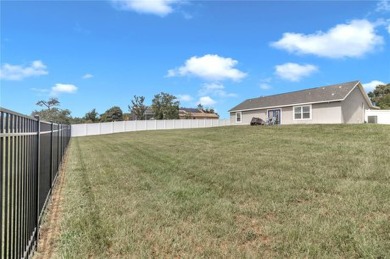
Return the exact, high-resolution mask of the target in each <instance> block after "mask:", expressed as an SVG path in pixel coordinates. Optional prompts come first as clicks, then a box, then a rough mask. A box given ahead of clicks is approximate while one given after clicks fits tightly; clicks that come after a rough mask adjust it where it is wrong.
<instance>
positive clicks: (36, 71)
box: [0, 60, 48, 80]
mask: <svg viewBox="0 0 390 259" xmlns="http://www.w3.org/2000/svg"><path fill="white" fill-rule="evenodd" d="M47 74H48V72H47V69H46V65H45V64H43V63H42V61H40V60H35V61H33V62H32V63H31V65H30V66H19V65H10V64H4V65H2V66H1V68H0V79H4V80H22V79H24V78H26V77H32V76H42V75H47Z"/></svg>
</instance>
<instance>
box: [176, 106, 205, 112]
mask: <svg viewBox="0 0 390 259" xmlns="http://www.w3.org/2000/svg"><path fill="white" fill-rule="evenodd" d="M179 111H184V112H191V113H196V112H200V111H199V109H197V108H184V107H180V108H179Z"/></svg>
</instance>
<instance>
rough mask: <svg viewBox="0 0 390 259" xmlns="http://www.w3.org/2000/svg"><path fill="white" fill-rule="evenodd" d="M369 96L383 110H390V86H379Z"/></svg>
mask: <svg viewBox="0 0 390 259" xmlns="http://www.w3.org/2000/svg"><path fill="white" fill-rule="evenodd" d="M368 96H369V97H370V99H371V101H372V102H373V103H375V104H376V105H377V106H379V107H380V108H381V109H390V84H386V85H377V86H376V87H375V89H374V91H372V92H369V93H368Z"/></svg>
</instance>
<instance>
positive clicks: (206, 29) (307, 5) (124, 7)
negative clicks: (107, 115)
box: [0, 0, 390, 118]
mask: <svg viewBox="0 0 390 259" xmlns="http://www.w3.org/2000/svg"><path fill="white" fill-rule="evenodd" d="M389 45H390V1H388V0H381V1H191V0H185V1H180V0H123V1H117V0H100V1H55V0H53V1H31V0H30V1H11V0H5V1H4V0H2V1H1V41H0V55H1V56H0V57H1V64H0V66H1V67H0V69H1V70H0V83H1V92H0V94H1V95H0V98H1V99H0V105H1V106H2V107H4V108H7V109H11V110H14V111H17V112H20V113H24V114H30V113H31V112H32V111H33V110H35V109H40V107H38V106H36V105H35V103H36V102H37V101H39V100H42V99H43V100H47V99H48V98H50V97H57V98H59V100H60V102H61V107H62V108H67V109H70V110H71V111H72V116H77V117H82V116H84V115H85V113H86V112H88V111H90V110H92V109H93V108H96V109H97V111H98V112H99V113H103V112H104V111H105V110H107V109H109V108H110V107H112V106H114V105H117V106H120V107H121V108H122V110H123V111H124V112H128V108H127V106H128V104H130V102H131V99H132V98H133V96H134V95H138V96H145V97H146V104H151V102H152V99H153V96H154V95H155V94H158V93H160V92H167V93H170V94H173V95H175V96H176V97H178V98H179V99H180V103H181V106H182V107H195V106H196V105H197V104H198V103H199V102H200V103H202V104H203V105H204V106H205V107H211V108H214V109H216V110H217V112H218V113H219V114H220V115H221V117H222V118H227V117H228V110H229V109H230V108H232V107H234V106H235V105H237V104H238V103H240V102H242V101H244V100H245V99H247V98H253V97H258V96H266V95H272V94H277V93H283V92H289V91H295V90H300V89H305V88H311V87H317V86H322V85H328V84H335V83H341V82H347V81H353V80H360V81H361V82H362V84H363V85H364V86H365V88H366V89H367V90H371V89H372V87H373V86H375V85H376V84H378V83H389V82H390V55H389V54H390V46H389Z"/></svg>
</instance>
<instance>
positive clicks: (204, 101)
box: [198, 96, 217, 106]
mask: <svg viewBox="0 0 390 259" xmlns="http://www.w3.org/2000/svg"><path fill="white" fill-rule="evenodd" d="M216 103H217V102H216V101H214V100H213V99H212V98H211V97H210V96H203V97H200V98H199V101H198V104H202V105H203V106H212V105H214V104H216Z"/></svg>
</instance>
